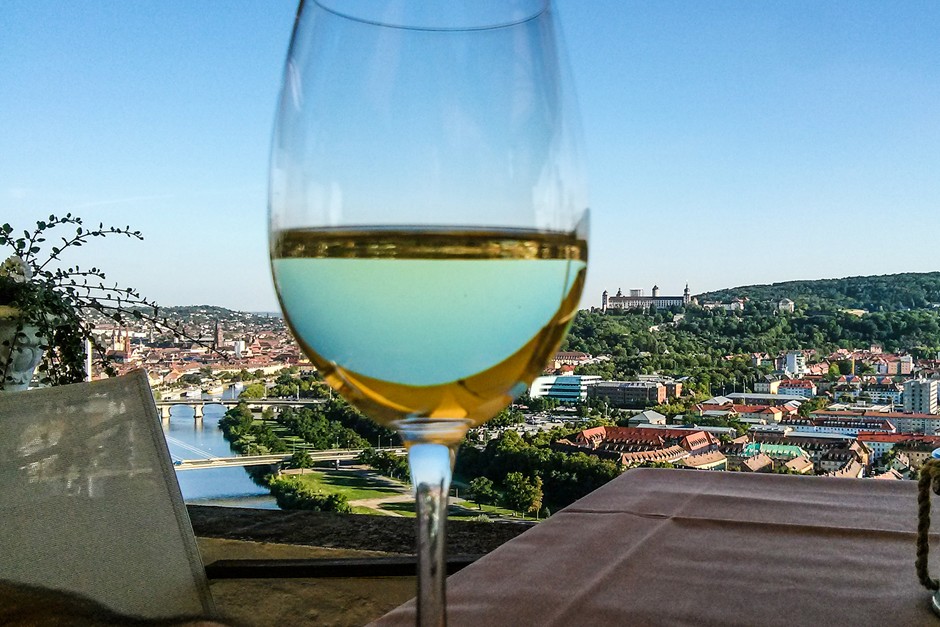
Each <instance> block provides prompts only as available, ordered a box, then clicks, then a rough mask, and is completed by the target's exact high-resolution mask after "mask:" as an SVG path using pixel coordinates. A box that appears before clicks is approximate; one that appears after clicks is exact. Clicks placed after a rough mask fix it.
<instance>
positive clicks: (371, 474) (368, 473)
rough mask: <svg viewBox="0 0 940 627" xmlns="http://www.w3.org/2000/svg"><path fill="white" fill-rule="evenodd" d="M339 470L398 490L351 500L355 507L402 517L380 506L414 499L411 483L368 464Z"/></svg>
mask: <svg viewBox="0 0 940 627" xmlns="http://www.w3.org/2000/svg"><path fill="white" fill-rule="evenodd" d="M284 472H285V473H286V474H303V471H302V470H286V471H284ZM339 472H348V473H351V474H354V475H357V476H359V477H362V478H364V479H368V480H369V481H370V482H372V483H373V484H375V485H377V486H381V487H383V488H388V489H390V490H392V491H394V492H396V494H389V495H387V496H380V497H376V498H370V499H356V500H350V501H349V504H350V505H352V506H353V507H368V508H369V509H374V510H378V511H380V512H382V513H383V514H385V515H387V516H399V517H402V516H404V514H400V513H398V512H396V511H392V510H389V509H382V508H381V507H379V506H380V505H382V504H383V503H408V502H412V501H414V495H413V494H412V493H411V486H410V485H408V484H407V483H403V482H401V481H398V480H397V479H392V478H391V477H386V476H385V475H383V474H380V473H378V472H376V471H374V470H372V469H371V468H369V467H368V466H364V465H361V464H350V465H342V466H340V468H339ZM462 503H464V499H462V498H455V497H453V496H451V497H450V504H451V505H460V504H462Z"/></svg>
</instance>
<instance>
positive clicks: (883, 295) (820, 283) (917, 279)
mask: <svg viewBox="0 0 940 627" xmlns="http://www.w3.org/2000/svg"><path fill="white" fill-rule="evenodd" d="M743 297H747V298H749V299H751V300H757V301H774V302H776V301H779V300H780V299H782V298H789V299H790V300H792V301H794V302H795V303H797V305H798V306H805V307H807V308H809V309H818V308H825V309H828V308H845V309H865V310H867V311H900V310H904V309H924V308H929V307H932V306H934V305H936V304H938V303H940V272H907V273H904V274H885V275H877V276H856V277H846V278H842V279H819V280H815V281H786V282H783V283H773V284H770V285H745V286H741V287H733V288H728V289H723V290H717V291H714V292H706V293H705V294H701V295H699V296H698V299H699V302H704V301H722V302H727V301H729V300H730V299H732V298H743Z"/></svg>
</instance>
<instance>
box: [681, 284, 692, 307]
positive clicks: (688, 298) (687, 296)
mask: <svg viewBox="0 0 940 627" xmlns="http://www.w3.org/2000/svg"><path fill="white" fill-rule="evenodd" d="M682 302H683V303H685V304H686V305H688V304H689V303H691V302H692V293H691V292H689V284H688V283H686V284H685V289H684V290H683V291H682Z"/></svg>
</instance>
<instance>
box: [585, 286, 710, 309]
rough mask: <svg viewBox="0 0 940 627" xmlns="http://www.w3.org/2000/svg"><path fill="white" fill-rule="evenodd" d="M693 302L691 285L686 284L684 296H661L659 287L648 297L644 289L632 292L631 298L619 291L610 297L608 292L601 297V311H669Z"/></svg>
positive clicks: (605, 291) (654, 288)
mask: <svg viewBox="0 0 940 627" xmlns="http://www.w3.org/2000/svg"><path fill="white" fill-rule="evenodd" d="M692 302H693V299H692V294H691V293H690V292H689V285H688V284H686V286H685V290H684V291H683V292H682V296H660V295H659V286H658V285H654V286H653V294H652V296H646V295H645V294H644V293H643V290H642V289H638V290H630V295H629V296H624V294H623V292H621V291H620V290H619V289H618V290H617V294H616V295H615V296H610V295H608V293H607V290H604V293H603V294H602V295H601V310H602V311H607V310H608V309H649V308H650V307H655V308H656V309H669V308H670V307H684V306H685V305H688V304H690V303H692Z"/></svg>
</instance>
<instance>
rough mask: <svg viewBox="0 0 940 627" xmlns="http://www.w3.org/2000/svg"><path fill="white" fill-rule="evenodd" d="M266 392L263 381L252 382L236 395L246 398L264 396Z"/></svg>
mask: <svg viewBox="0 0 940 627" xmlns="http://www.w3.org/2000/svg"><path fill="white" fill-rule="evenodd" d="M266 393H267V390H266V389H265V387H264V384H263V383H252V384H251V385H249V386H246V387H245V389H244V390H242V392H241V394H239V395H238V398H246V399H258V398H264V397H265V395H266Z"/></svg>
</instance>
